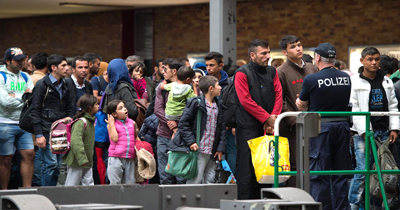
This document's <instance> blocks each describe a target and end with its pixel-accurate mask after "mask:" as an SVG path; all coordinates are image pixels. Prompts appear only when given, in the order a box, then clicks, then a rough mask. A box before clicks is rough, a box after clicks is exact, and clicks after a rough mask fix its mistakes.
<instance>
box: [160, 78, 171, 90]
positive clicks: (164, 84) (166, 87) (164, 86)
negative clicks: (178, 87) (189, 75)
mask: <svg viewBox="0 0 400 210" xmlns="http://www.w3.org/2000/svg"><path fill="white" fill-rule="evenodd" d="M160 88H161V90H166V91H170V90H171V88H172V82H171V83H169V84H167V81H165V80H164V81H162V82H161V85H160Z"/></svg>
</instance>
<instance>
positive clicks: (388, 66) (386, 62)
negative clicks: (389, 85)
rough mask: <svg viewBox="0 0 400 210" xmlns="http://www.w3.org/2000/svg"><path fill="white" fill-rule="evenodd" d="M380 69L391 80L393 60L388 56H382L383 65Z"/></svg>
mask: <svg viewBox="0 0 400 210" xmlns="http://www.w3.org/2000/svg"><path fill="white" fill-rule="evenodd" d="M379 69H380V70H382V71H383V72H385V74H386V76H387V77H388V78H389V77H390V76H391V75H392V74H393V65H392V58H391V57H389V56H387V55H381V64H380V66H379Z"/></svg>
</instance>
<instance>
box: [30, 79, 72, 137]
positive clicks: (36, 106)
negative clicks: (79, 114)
mask: <svg viewBox="0 0 400 210" xmlns="http://www.w3.org/2000/svg"><path fill="white" fill-rule="evenodd" d="M47 87H49V88H48V93H47V97H46V100H45V101H43V99H44V97H45V95H46V91H47ZM61 88H62V98H61V99H60V94H59V93H58V91H57V89H56V87H55V86H54V85H53V84H52V83H51V81H50V78H49V74H48V75H46V76H45V77H43V79H41V80H39V81H37V83H36V85H35V88H34V89H33V99H32V105H31V106H33V107H32V113H31V116H32V125H33V128H34V131H35V135H39V134H43V132H46V133H48V132H49V131H50V127H51V124H52V123H53V122H54V121H56V120H59V119H61V118H64V117H73V115H74V110H73V102H72V100H71V97H70V96H69V92H70V91H69V90H68V88H67V84H66V83H65V82H63V85H62V87H61ZM42 104H43V105H44V106H43V107H42Z"/></svg>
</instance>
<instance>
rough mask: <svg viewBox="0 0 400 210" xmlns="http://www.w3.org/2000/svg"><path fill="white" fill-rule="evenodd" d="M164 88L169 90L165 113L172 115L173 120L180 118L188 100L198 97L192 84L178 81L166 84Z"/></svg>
mask: <svg viewBox="0 0 400 210" xmlns="http://www.w3.org/2000/svg"><path fill="white" fill-rule="evenodd" d="M164 89H165V90H166V91H169V95H168V102H167V104H166V107H165V115H166V116H167V115H169V116H170V117H172V118H171V120H179V119H180V117H181V115H182V113H183V109H185V106H186V102H187V100H188V99H190V98H193V97H196V95H195V94H194V91H193V89H192V87H190V85H186V84H178V83H177V82H172V83H169V84H166V85H165V86H164Z"/></svg>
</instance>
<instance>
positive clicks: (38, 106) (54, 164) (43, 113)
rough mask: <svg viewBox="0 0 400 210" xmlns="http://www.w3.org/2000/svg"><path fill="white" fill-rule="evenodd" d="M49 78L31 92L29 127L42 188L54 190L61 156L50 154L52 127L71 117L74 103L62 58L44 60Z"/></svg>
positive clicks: (59, 56) (39, 82)
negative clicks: (38, 155) (39, 164)
mask: <svg viewBox="0 0 400 210" xmlns="http://www.w3.org/2000/svg"><path fill="white" fill-rule="evenodd" d="M47 67H48V69H49V71H50V74H48V75H46V76H45V77H43V79H41V80H39V81H38V82H37V83H36V85H35V88H34V91H33V100H32V105H31V106H32V107H33V108H32V113H31V115H32V119H33V120H32V125H33V128H34V132H35V135H36V143H37V146H38V147H39V148H40V149H39V152H40V153H41V155H42V158H43V163H44V165H43V167H44V168H43V171H42V186H55V185H56V184H57V179H58V175H59V170H58V168H59V164H60V161H61V155H55V154H52V153H51V151H50V146H49V132H50V127H51V124H52V123H53V122H54V121H56V120H59V119H62V118H65V119H66V120H68V119H70V117H72V116H73V114H74V110H73V101H72V99H71V97H70V94H69V93H70V91H69V90H68V88H67V85H66V83H65V81H64V80H63V79H64V77H65V76H66V75H67V71H68V66H67V60H66V58H65V57H64V56H61V55H51V56H49V57H48V58H47Z"/></svg>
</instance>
